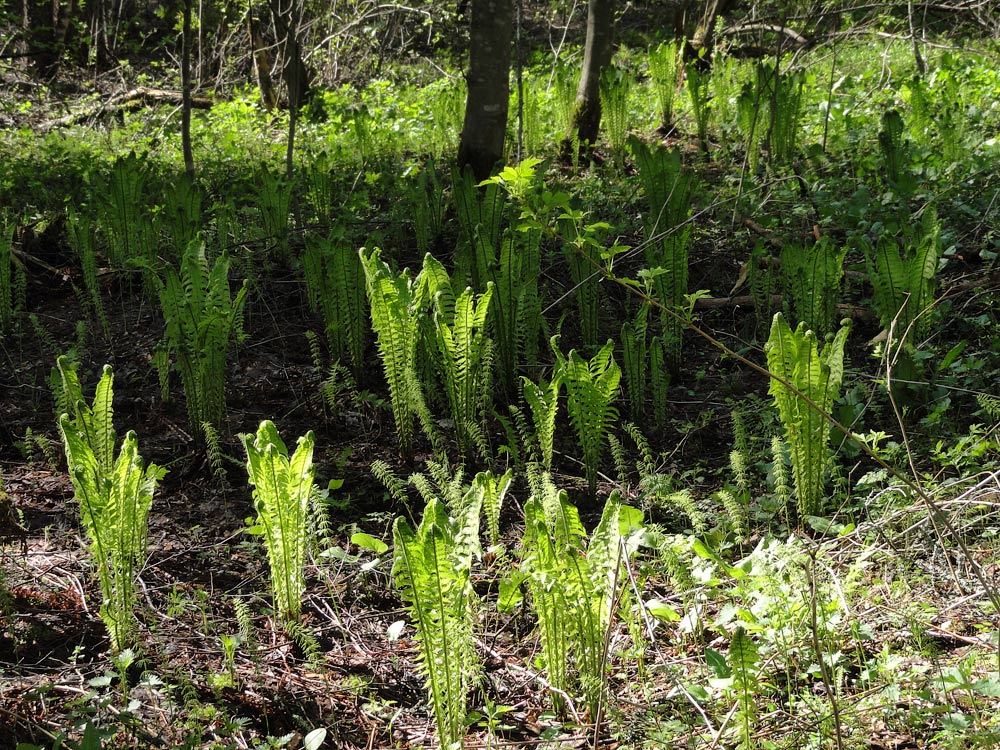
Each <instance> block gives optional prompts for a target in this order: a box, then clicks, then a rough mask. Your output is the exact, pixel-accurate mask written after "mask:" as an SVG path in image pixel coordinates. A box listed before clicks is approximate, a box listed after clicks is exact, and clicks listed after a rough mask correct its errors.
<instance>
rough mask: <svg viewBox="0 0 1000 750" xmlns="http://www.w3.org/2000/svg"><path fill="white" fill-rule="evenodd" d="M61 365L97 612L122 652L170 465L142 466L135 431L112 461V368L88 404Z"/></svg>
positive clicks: (67, 438) (66, 440)
mask: <svg viewBox="0 0 1000 750" xmlns="http://www.w3.org/2000/svg"><path fill="white" fill-rule="evenodd" d="M60 371H61V372H62V373H64V375H63V377H64V381H65V382H66V387H65V390H66V392H67V394H68V395H67V398H73V397H76V398H75V403H74V407H75V408H74V412H75V415H74V416H73V417H71V416H70V415H69V414H66V413H64V414H62V416H60V418H59V431H60V433H61V435H62V439H63V445H64V447H65V449H66V462H67V465H68V466H69V473H70V479H71V480H72V482H73V490H74V496H75V497H76V500H77V502H78V503H79V504H80V515H81V520H82V522H83V527H84V529H85V531H86V533H87V537H88V539H89V540H90V550H91V553H92V554H93V556H94V561H95V563H96V568H97V577H98V581H99V583H100V586H101V594H102V600H103V601H102V604H101V607H100V610H99V611H100V616H101V619H102V620H103V621H104V623H105V626H106V627H107V629H108V634H109V635H110V637H111V648H112V650H113V651H114V652H115V653H120V652H121V651H122V650H124V649H125V648H128V647H129V646H130V645H133V644H134V643H135V631H136V619H135V613H134V610H135V578H136V575H137V574H138V571H139V568H140V566H141V564H142V561H143V559H144V558H145V555H146V529H147V526H146V519H147V517H148V515H149V508H150V505H151V504H152V501H153V492H154V490H155V488H156V485H157V483H158V482H159V481H160V480H161V479H162V478H163V476H164V475H165V474H166V471H165V470H164V469H160V468H159V467H158V466H156V465H155V464H150V465H148V466H146V467H143V462H142V459H141V458H140V457H139V448H138V440H137V438H136V435H135V433H134V432H131V431H130V432H129V433H128V434H127V435H126V436H125V440H124V442H123V443H122V445H121V449H120V450H119V452H118V457H117V459H113V451H114V444H115V433H114V429H113V427H112V426H111V422H112V416H113V408H112V401H113V398H114V388H113V381H114V376H113V374H112V372H111V368H110V367H107V366H106V367H105V368H104V374H103V376H102V377H101V380H100V382H99V383H98V386H97V392H96V395H95V396H94V401H93V403H92V405H91V406H87V404H86V402H85V401H84V400H83V398H82V397H81V396H80V388H79V381H77V380H76V373H75V370H74V369H73V368H71V367H68V366H66V363H65V362H63V363H62V366H61V368H60Z"/></svg>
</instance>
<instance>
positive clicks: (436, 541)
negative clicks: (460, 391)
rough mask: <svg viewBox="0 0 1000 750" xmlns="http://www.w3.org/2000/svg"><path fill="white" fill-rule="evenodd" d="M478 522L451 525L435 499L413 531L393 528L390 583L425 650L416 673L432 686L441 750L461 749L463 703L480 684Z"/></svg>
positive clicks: (459, 521)
mask: <svg viewBox="0 0 1000 750" xmlns="http://www.w3.org/2000/svg"><path fill="white" fill-rule="evenodd" d="M478 522H479V519H478V516H477V517H476V519H475V523H476V526H475V529H474V530H473V527H472V521H471V513H470V514H469V515H467V516H465V517H463V518H460V519H454V520H453V519H451V518H449V517H448V513H447V511H446V510H445V508H444V505H443V503H441V502H440V501H439V500H437V499H436V498H432V499H431V500H430V501H429V502H428V503H427V506H426V508H425V509H424V515H423V519H422V520H421V522H420V525H419V526H418V527H417V529H416V530H413V529H412V528H411V527H410V525H409V524H408V523H407V522H406V521H405V520H404V519H402V518H397V519H396V522H395V523H394V524H393V541H394V547H395V549H394V552H393V561H394V562H393V577H394V579H395V583H396V587H397V589H398V590H399V593H400V596H401V597H402V599H403V601H404V602H405V604H406V608H407V611H408V612H409V614H410V617H411V620H412V622H413V624H414V625H415V626H416V630H417V640H418V642H419V643H420V656H419V669H420V672H421V673H422V674H423V676H424V680H425V683H426V685H427V692H428V698H429V701H430V704H431V709H432V710H433V712H434V717H435V723H436V726H437V732H438V738H439V740H440V742H441V745H442V747H452V746H456V747H458V746H461V744H462V740H463V737H464V734H465V716H466V708H465V703H466V696H467V694H468V691H469V689H470V688H471V687H472V686H473V685H474V684H475V682H476V681H478V679H479V672H480V668H479V661H478V658H477V655H476V651H475V639H474V636H473V603H474V601H475V592H474V591H473V589H472V584H471V576H470V567H469V562H470V561H471V555H472V554H473V548H474V545H473V543H472V541H471V540H472V537H473V536H475V537H476V538H477V539H478Z"/></svg>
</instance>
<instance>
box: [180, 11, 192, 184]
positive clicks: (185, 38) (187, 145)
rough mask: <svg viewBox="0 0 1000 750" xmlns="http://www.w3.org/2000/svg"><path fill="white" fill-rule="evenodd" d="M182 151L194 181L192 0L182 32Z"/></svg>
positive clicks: (188, 173) (185, 12)
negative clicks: (192, 140) (192, 141)
mask: <svg viewBox="0 0 1000 750" xmlns="http://www.w3.org/2000/svg"><path fill="white" fill-rule="evenodd" d="M181 150H182V151H183V152H184V170H185V171H186V172H187V175H188V177H190V178H191V179H192V180H193V179H194V152H193V150H192V148H191V0H184V21H183V26H182V30H181Z"/></svg>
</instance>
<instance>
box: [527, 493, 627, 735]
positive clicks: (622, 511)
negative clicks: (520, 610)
mask: <svg viewBox="0 0 1000 750" xmlns="http://www.w3.org/2000/svg"><path fill="white" fill-rule="evenodd" d="M640 525H641V514H640V513H639V512H638V511H637V510H635V509H634V508H629V507H628V506H624V505H622V504H621V501H620V499H619V497H618V495H617V493H614V494H612V495H611V497H609V498H608V501H607V503H606V504H605V506H604V512H603V514H602V515H601V521H600V523H599V524H598V526H597V528H596V529H594V532H593V533H592V534H591V536H590V540H589V542H587V538H586V531H585V530H584V528H583V525H582V524H581V523H580V517H579V513H578V512H577V509H576V508H575V507H574V506H573V505H572V504H571V503H570V502H569V501H568V500H567V497H566V493H565V492H560V493H557V494H556V495H555V497H554V502H553V499H549V500H546V499H544V498H539V497H538V496H533V497H532V498H531V499H530V500H529V501H528V503H526V504H525V535H524V541H523V543H522V556H523V559H522V565H521V568H522V570H523V571H524V575H525V576H526V579H527V582H528V588H529V590H530V592H531V597H532V602H533V604H534V607H535V611H536V613H537V616H538V627H539V631H540V636H541V643H542V657H543V660H544V663H545V668H546V673H547V676H548V679H549V682H550V684H551V685H552V686H553V687H554V688H557V689H558V691H560V692H555V693H553V703H554V705H555V707H556V709H557V710H559V711H562V710H563V708H564V705H563V700H562V694H563V693H567V692H570V689H571V688H572V687H573V685H572V684H571V683H570V673H569V669H568V665H569V664H571V663H574V664H575V666H576V673H577V685H578V686H579V688H580V690H581V692H582V693H583V696H584V700H585V702H586V704H587V708H588V709H589V711H590V714H591V716H596V715H597V712H598V710H599V706H600V704H601V703H602V701H603V700H604V692H605V685H606V680H605V666H606V658H605V657H606V654H605V648H604V645H605V642H606V640H605V639H606V633H607V630H608V628H609V627H610V626H611V618H612V615H613V605H614V603H615V601H616V598H617V591H618V587H619V585H620V582H621V575H620V574H621V570H622V566H623V565H624V563H625V560H626V559H627V558H628V556H629V555H630V554H631V552H632V551H633V550H632V548H631V547H629V548H626V547H625V546H623V541H624V536H623V535H624V534H627V533H628V532H629V531H630V530H631V529H634V528H638V527H639V526H640Z"/></svg>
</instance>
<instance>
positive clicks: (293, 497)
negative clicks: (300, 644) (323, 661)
mask: <svg viewBox="0 0 1000 750" xmlns="http://www.w3.org/2000/svg"><path fill="white" fill-rule="evenodd" d="M242 439H243V447H244V448H245V449H246V454H247V473H248V478H249V482H250V484H251V485H252V486H253V498H254V509H255V510H256V511H257V517H258V522H259V523H260V525H261V527H262V528H263V530H264V541H265V546H266V549H267V557H268V563H269V565H270V571H271V586H272V589H273V593H274V605H275V610H276V612H277V613H278V616H279V617H280V618H281V619H282V621H283V622H286V623H287V622H294V621H298V619H299V617H300V615H301V614H302V597H303V594H304V593H305V572H304V570H305V551H306V546H307V544H308V542H309V537H308V534H309V523H308V521H309V497H310V494H311V490H312V483H313V466H312V456H313V449H314V447H315V443H316V438H315V436H314V435H313V433H312V432H311V431H310V432H308V433H306V434H305V435H304V436H303V437H300V438H299V439H298V442H297V445H296V449H295V452H294V454H292V456H291V457H289V455H288V448H287V447H286V446H285V443H284V442H283V441H282V439H281V437H280V435H279V434H278V430H277V428H276V427H275V426H274V423H273V422H271V421H269V420H264V421H263V422H261V423H260V426H259V427H258V428H257V434H256V435H255V436H251V435H244V436H243V437H242Z"/></svg>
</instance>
